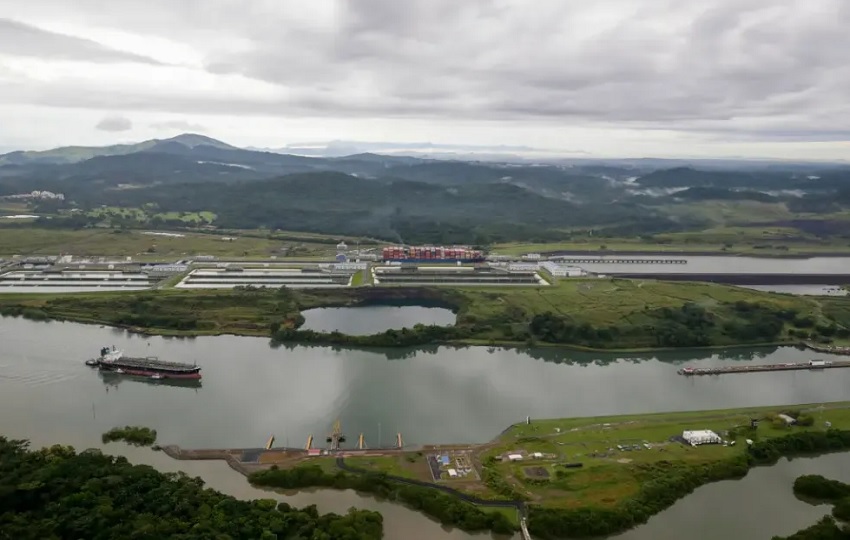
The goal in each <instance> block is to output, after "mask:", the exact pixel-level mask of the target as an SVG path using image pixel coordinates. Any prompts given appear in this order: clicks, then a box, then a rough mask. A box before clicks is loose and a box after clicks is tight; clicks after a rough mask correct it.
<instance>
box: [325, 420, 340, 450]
mask: <svg viewBox="0 0 850 540" xmlns="http://www.w3.org/2000/svg"><path fill="white" fill-rule="evenodd" d="M326 440H327V442H329V443H330V449H331V450H339V446H340V444H341V443H344V442H345V435H343V433H342V425H341V424H340V422H339V420H337V421H336V422H334V427H333V431H332V432H331V434H330V435H328V438H327V439H326Z"/></svg>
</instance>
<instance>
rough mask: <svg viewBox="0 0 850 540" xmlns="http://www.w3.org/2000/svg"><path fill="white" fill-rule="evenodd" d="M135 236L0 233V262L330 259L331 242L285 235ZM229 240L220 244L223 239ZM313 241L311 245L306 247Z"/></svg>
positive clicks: (100, 230) (98, 231) (10, 230)
mask: <svg viewBox="0 0 850 540" xmlns="http://www.w3.org/2000/svg"><path fill="white" fill-rule="evenodd" d="M145 232H160V231H140V230H120V229H108V228H92V229H81V230H70V229H41V228H35V227H33V228H21V227H10V228H3V227H0V256H11V255H58V254H60V253H71V254H73V255H77V256H130V257H134V258H138V259H140V260H144V259H163V258H165V259H168V258H175V257H187V256H192V255H214V256H218V257H241V258H268V257H270V256H276V257H278V258H282V257H285V256H295V257H307V258H309V257H324V258H327V257H333V255H334V254H335V253H336V251H335V243H336V242H337V241H338V240H337V239H336V238H332V239H329V237H327V236H321V235H310V234H300V233H299V234H298V236H297V237H294V236H292V235H291V233H286V232H275V233H271V232H268V231H266V232H262V231H221V232H217V233H215V234H207V233H194V232H187V231H179V232H177V234H182V235H184V236H183V237H172V236H161V235H153V234H144V233H145ZM225 237H228V238H234V240H232V241H229V240H224V239H223V238H225ZM313 238H315V241H311V240H312V239H313Z"/></svg>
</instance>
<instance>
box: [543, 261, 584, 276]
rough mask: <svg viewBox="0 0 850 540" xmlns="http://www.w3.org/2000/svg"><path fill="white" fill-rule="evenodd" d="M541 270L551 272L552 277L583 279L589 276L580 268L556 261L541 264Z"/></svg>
mask: <svg viewBox="0 0 850 540" xmlns="http://www.w3.org/2000/svg"><path fill="white" fill-rule="evenodd" d="M540 268H541V269H542V270H546V271H547V272H549V274H550V275H551V276H552V277H581V276H584V275H587V272H585V271H584V270H582V269H581V268H579V267H578V266H570V265H568V264H563V263H558V262H555V261H545V262H542V263H540Z"/></svg>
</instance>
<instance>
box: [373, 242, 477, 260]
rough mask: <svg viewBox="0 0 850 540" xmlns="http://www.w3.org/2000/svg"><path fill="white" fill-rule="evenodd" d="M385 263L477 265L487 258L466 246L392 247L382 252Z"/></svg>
mask: <svg viewBox="0 0 850 540" xmlns="http://www.w3.org/2000/svg"><path fill="white" fill-rule="evenodd" d="M381 255H382V259H383V260H384V261H385V262H389V261H403V262H410V263H435V264H440V263H458V262H460V263H475V262H482V261H484V259H485V258H486V255H485V253H484V252H483V251H481V250H477V249H471V248H469V247H466V246H452V247H443V246H390V247H385V248H384V249H383V250H382V251H381Z"/></svg>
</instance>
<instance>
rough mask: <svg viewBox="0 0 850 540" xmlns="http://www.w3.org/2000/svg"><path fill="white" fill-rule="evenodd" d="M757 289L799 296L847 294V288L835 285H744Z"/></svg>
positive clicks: (746, 287)
mask: <svg viewBox="0 0 850 540" xmlns="http://www.w3.org/2000/svg"><path fill="white" fill-rule="evenodd" d="M742 287H744V288H745V289H753V290H756V291H765V292H776V293H786V294H794V295H798V296H847V294H848V291H847V289H842V288H841V287H836V286H835V285H742Z"/></svg>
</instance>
